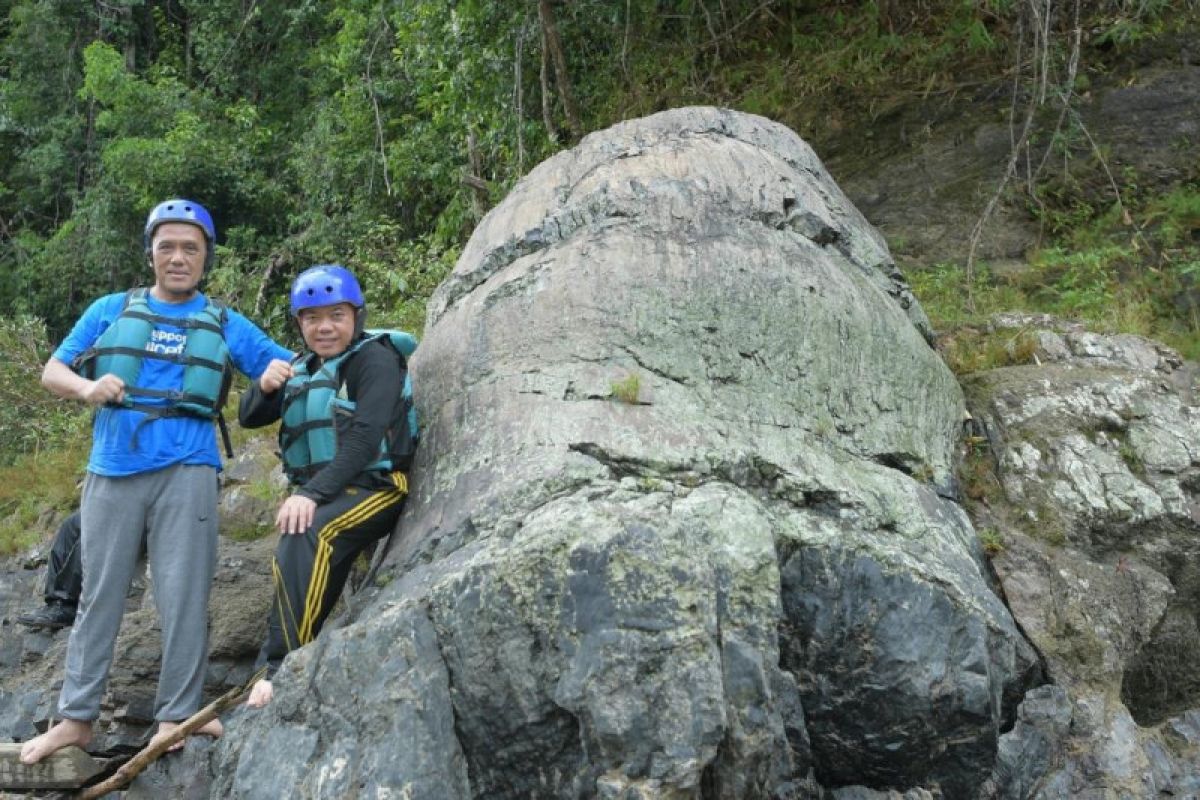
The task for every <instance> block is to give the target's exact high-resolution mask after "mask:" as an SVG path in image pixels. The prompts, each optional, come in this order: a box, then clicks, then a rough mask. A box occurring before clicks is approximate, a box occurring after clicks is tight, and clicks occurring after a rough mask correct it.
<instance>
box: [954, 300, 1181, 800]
mask: <svg viewBox="0 0 1200 800" xmlns="http://www.w3.org/2000/svg"><path fill="white" fill-rule="evenodd" d="M994 323H995V324H996V325H997V326H998V327H1014V326H1020V327H1023V328H1026V329H1028V330H1029V331H1030V332H1031V334H1032V335H1033V336H1034V337H1035V338H1036V340H1037V341H1038V343H1039V347H1038V351H1037V354H1036V355H1037V356H1038V360H1039V362H1040V363H1039V364H1038V365H1034V366H1025V367H1008V368H1003V369H998V370H992V371H990V372H987V373H982V374H979V375H973V376H969V377H968V378H967V379H966V380H965V382H964V385H965V388H966V390H967V396H968V398H969V403H970V407H971V410H972V414H973V416H974V418H975V421H976V423H977V424H978V425H979V426H980V427H981V428H982V430H983V431H984V432H985V433H986V435H987V437H988V440H989V442H990V444H991V447H992V452H993V454H994V457H995V463H996V466H997V471H998V474H999V484H1000V485H1001V486H1002V488H1003V492H1004V495H1005V497H1004V498H1003V499H1004V500H1006V501H1007V503H1002V502H997V503H995V504H994V505H993V506H992V509H991V511H990V514H991V521H992V522H993V523H994V524H995V525H996V526H997V528H998V530H1001V531H1003V542H1004V543H1003V551H1002V552H1001V553H999V554H998V555H997V556H996V557H995V559H994V566H995V568H996V571H997V574H998V576H999V578H1000V580H1001V584H1002V586H1003V589H1004V594H1005V597H1006V598H1007V599H1008V602H1009V605H1010V608H1011V609H1012V612H1013V614H1014V616H1015V617H1016V619H1017V620H1018V622H1019V623H1020V625H1021V629H1022V630H1023V631H1024V632H1025V633H1026V634H1027V635H1028V636H1029V638H1030V640H1031V641H1032V642H1033V643H1034V644H1035V645H1037V647H1038V649H1039V651H1040V652H1041V654H1042V656H1043V657H1044V659H1045V662H1046V666H1047V671H1048V673H1049V675H1050V677H1051V678H1053V680H1054V681H1055V682H1056V683H1057V684H1059V685H1060V686H1061V687H1063V688H1064V689H1065V690H1066V691H1067V693H1068V695H1067V696H1068V697H1069V699H1070V702H1071V706H1072V712H1071V719H1072V722H1071V726H1070V731H1069V733H1068V734H1067V735H1066V736H1065V737H1060V740H1059V741H1057V742H1055V740H1054V737H1053V736H1050V735H1048V734H1043V733H1038V732H1037V731H1038V728H1037V726H1034V728H1033V734H1030V733H1028V732H1025V733H1022V732H1021V730H1020V729H1021V726H1020V725H1018V730H1016V731H1014V732H1013V734H1010V735H1011V736H1013V737H1015V738H1014V741H1013V743H1012V744H1011V745H1009V747H1010V749H1011V748H1012V747H1016V746H1018V745H1019V746H1020V747H1021V748H1025V747H1028V746H1029V743H1028V742H1023V741H1022V740H1023V739H1028V738H1029V736H1030V735H1033V737H1034V738H1033V740H1032V741H1033V742H1034V743H1035V744H1038V746H1039V747H1041V748H1042V750H1043V751H1046V752H1049V750H1047V748H1051V746H1053V747H1052V749H1055V750H1056V752H1058V753H1059V756H1058V757H1057V761H1058V762H1059V763H1057V764H1056V765H1055V766H1054V769H1053V770H1052V771H1050V772H1048V773H1046V774H1045V775H1044V776H1043V777H1042V780H1041V783H1040V784H1039V783H1038V781H1037V780H1035V778H1036V775H1035V774H1031V775H1022V772H1021V771H1020V770H1013V769H1009V768H1008V767H1007V766H1004V764H1005V756H1004V754H1005V752H1006V750H1005V746H1004V745H1003V744H1002V747H1001V762H1000V764H999V765H998V767H997V776H1000V778H1001V780H1000V781H999V784H1000V786H1001V790H1000V794H998V795H995V796H1002V797H1009V796H1012V797H1018V796H1025V795H1022V794H1021V792H1022V791H1024V790H1025V789H1027V788H1030V787H1034V786H1039V787H1040V788H1038V789H1037V794H1036V796H1037V797H1045V798H1067V797H1083V796H1097V797H1099V796H1101V794H1102V792H1103V791H1106V790H1108V789H1110V788H1112V789H1119V790H1120V791H1123V792H1126V793H1127V794H1126V795H1121V796H1130V797H1150V796H1160V793H1162V794H1163V795H1165V796H1188V794H1187V793H1188V792H1189V791H1191V789H1190V788H1188V787H1191V786H1194V784H1195V783H1196V782H1197V781H1200V768H1198V767H1197V764H1200V747H1197V744H1198V743H1197V742H1195V741H1189V740H1188V739H1187V738H1186V737H1183V738H1180V737H1178V736H1176V735H1174V732H1175V731H1177V730H1186V729H1187V723H1186V722H1184V721H1183V720H1186V719H1188V718H1189V717H1190V715H1192V714H1194V713H1195V709H1196V708H1197V706H1200V678H1197V676H1196V674H1195V669H1194V662H1195V658H1194V654H1195V653H1197V652H1200V625H1198V621H1200V514H1198V513H1197V509H1198V508H1200V502H1198V500H1200V498H1197V494H1196V493H1197V490H1198V489H1200V449H1198V447H1200V446H1198V444H1197V443H1198V442H1200V407H1198V406H1197V405H1196V400H1195V398H1196V395H1195V391H1194V375H1195V372H1194V369H1193V367H1192V366H1191V365H1187V364H1185V363H1184V362H1183V360H1182V359H1180V358H1179V356H1178V355H1177V354H1175V353H1174V352H1173V351H1171V350H1169V349H1168V348H1165V347H1163V346H1162V345H1159V344H1157V343H1154V342H1149V341H1146V340H1144V339H1140V338H1138V337H1133V336H1127V335H1118V336H1106V335H1101V334H1097V333H1092V332H1087V331H1084V330H1082V329H1080V328H1079V327H1078V326H1075V325H1071V324H1068V323H1063V322H1061V321H1058V320H1053V319H1048V318H1040V319H1034V318H1029V317H1026V318H1011V317H1010V318H1003V319H998V320H995V321H994ZM1043 727H1044V726H1043ZM1042 739H1044V744H1042V743H1040V741H1041V740H1042ZM1039 763H1040V762H1039ZM1002 767H1003V769H1002ZM1030 790H1032V789H1030Z"/></svg>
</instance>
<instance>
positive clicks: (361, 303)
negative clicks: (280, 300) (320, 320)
mask: <svg viewBox="0 0 1200 800" xmlns="http://www.w3.org/2000/svg"><path fill="white" fill-rule="evenodd" d="M338 303H349V304H350V305H352V306H354V307H355V308H356V309H358V310H360V311H361V310H363V309H364V308H365V307H366V304H367V303H366V300H364V299H363V293H362V287H361V286H359V285H358V279H357V278H355V277H354V273H353V272H351V271H350V270H348V269H346V268H345V267H343V266H342V265H341V264H318V265H317V266H315V267H309V268H308V269H306V270H304V272H301V273H300V274H299V275H298V276H296V280H295V281H293V282H292V316H293V317H294V316H296V315H298V314H299V313H300V312H301V310H303V309H305V308H320V307H321V306H333V305H337V304H338Z"/></svg>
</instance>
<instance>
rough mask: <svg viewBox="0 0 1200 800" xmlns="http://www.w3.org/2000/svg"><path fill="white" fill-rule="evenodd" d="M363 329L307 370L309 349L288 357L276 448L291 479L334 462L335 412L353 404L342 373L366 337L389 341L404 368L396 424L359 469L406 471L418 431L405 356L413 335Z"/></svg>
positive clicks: (303, 477)
mask: <svg viewBox="0 0 1200 800" xmlns="http://www.w3.org/2000/svg"><path fill="white" fill-rule="evenodd" d="M365 333H366V334H367V335H366V336H364V337H362V338H360V339H359V340H358V341H357V342H355V343H354V345H353V346H351V347H350V348H349V349H348V350H346V352H344V353H342V354H341V355H339V356H337V357H335V358H330V359H326V360H325V361H324V362H323V363H322V364H321V366H320V367H319V368H318V369H317V370H316V371H310V370H309V362H310V358H311V356H310V355H309V354H305V355H301V356H299V357H298V358H296V359H295V360H294V361H293V362H292V369H293V376H292V377H291V378H290V379H289V380H288V382H287V383H286V384H285V385H284V387H283V392H284V395H283V405H282V409H281V412H280V417H281V419H282V424H281V425H280V426H279V453H280V456H281V457H282V458H283V471H284V472H285V473H286V474H287V476H288V480H290V481H291V482H292V483H294V484H301V483H304V482H305V481H306V480H308V479H309V478H311V477H312V476H313V475H315V474H316V473H317V472H318V471H319V470H320V469H321V468H322V467H324V466H325V465H326V464H328V463H329V462H331V461H333V457H334V455H335V454H336V453H337V425H336V417H338V416H340V415H345V416H350V415H352V414H353V413H354V409H355V406H356V403H355V402H354V401H353V400H350V399H349V397H348V395H347V392H346V385H345V382H344V380H343V379H342V375H341V372H342V369H343V367H344V366H345V364H346V362H347V360H348V359H350V358H351V357H352V356H353V355H354V354H355V353H357V352H358V350H359V349H360V348H361V347H363V346H364V345H366V344H367V343H368V342H374V341H383V342H385V343H386V344H388V345H389V346H391V348H392V349H393V350H394V351H395V352H396V356H397V359H398V360H399V362H400V365H401V366H402V367H404V370H405V374H404V389H403V392H402V394H401V397H402V401H403V409H404V411H403V415H402V417H401V420H400V421H399V424H398V425H397V427H396V428H395V429H392V430H389V431H387V432H386V433H385V434H384V437H383V440H382V441H381V442H380V443H379V455H378V458H377V459H376V460H375V461H374V462H372V463H371V464H369V465H368V466H367V467H366V468H365V469H364V471H365V472H374V471H378V472H382V473H392V472H406V471H407V470H408V469H409V467H410V466H411V464H412V457H413V452H414V451H415V450H416V445H417V441H418V440H419V438H420V432H419V429H418V426H417V412H416V408H415V407H414V405H413V396H412V379H411V377H410V376H409V374H408V368H407V364H408V362H407V359H408V356H410V355H412V354H413V352H414V351H415V350H416V348H417V340H416V339H415V338H413V336H412V335H411V334H409V333H405V332H404V331H389V330H368V331H365Z"/></svg>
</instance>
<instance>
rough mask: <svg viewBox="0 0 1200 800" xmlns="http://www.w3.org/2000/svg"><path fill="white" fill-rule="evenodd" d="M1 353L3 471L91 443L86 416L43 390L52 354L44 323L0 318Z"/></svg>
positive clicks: (0, 446)
mask: <svg viewBox="0 0 1200 800" xmlns="http://www.w3.org/2000/svg"><path fill="white" fill-rule="evenodd" d="M0 352H2V353H4V357H3V358H2V359H0V466H3V465H11V464H12V463H13V462H14V461H15V460H16V459H17V458H18V457H19V456H21V455H23V454H28V453H37V452H40V451H42V450H46V449H53V448H58V447H62V446H64V445H67V444H70V443H72V442H73V441H75V440H77V439H80V438H82V439H84V440H88V439H89V435H88V432H87V422H88V415H87V413H86V412H85V411H82V410H81V409H80V408H79V406H78V404H76V403H69V402H67V401H64V400H59V399H57V398H55V397H54V396H53V395H52V394H50V392H48V391H47V390H46V389H44V388H42V385H41V374H42V365H43V364H44V363H45V362H46V359H47V358H48V357H49V355H50V348H49V346H48V345H47V343H46V331H45V327H44V326H43V325H42V324H41V323H40V322H38V321H37V320H35V319H32V318H30V317H26V316H18V317H16V318H15V319H11V320H5V319H4V318H2V317H0Z"/></svg>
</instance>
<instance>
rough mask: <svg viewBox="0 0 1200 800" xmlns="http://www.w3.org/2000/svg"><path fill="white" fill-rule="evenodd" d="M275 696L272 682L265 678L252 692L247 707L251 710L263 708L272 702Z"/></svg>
mask: <svg viewBox="0 0 1200 800" xmlns="http://www.w3.org/2000/svg"><path fill="white" fill-rule="evenodd" d="M274 696H275V689H274V687H272V686H271V682H270V681H269V680H267V679H266V678H263V679H262V680H260V681H259V682H258V683H256V684H254V688H252V689H251V690H250V698H249V699H248V700H246V705H248V706H250V707H251V708H262V707H263V706H265V705H266V704H267V703H269V702H271V698H272V697H274Z"/></svg>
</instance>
